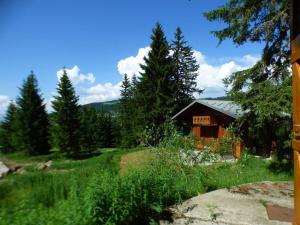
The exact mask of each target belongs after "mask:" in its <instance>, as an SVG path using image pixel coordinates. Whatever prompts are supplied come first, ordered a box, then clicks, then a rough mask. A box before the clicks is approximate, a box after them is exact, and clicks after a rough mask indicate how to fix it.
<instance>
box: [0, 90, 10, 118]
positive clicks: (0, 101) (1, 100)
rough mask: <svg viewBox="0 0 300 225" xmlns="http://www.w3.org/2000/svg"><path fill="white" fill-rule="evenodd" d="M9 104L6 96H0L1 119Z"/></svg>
mask: <svg viewBox="0 0 300 225" xmlns="http://www.w3.org/2000/svg"><path fill="white" fill-rule="evenodd" d="M9 103H10V99H9V97H8V96H6V95H0V117H2V116H3V115H4V114H5V112H6V109H7V106H8V105H9Z"/></svg>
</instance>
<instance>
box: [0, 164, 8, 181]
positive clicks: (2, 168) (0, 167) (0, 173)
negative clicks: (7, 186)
mask: <svg viewBox="0 0 300 225" xmlns="http://www.w3.org/2000/svg"><path fill="white" fill-rule="evenodd" d="M9 172H10V169H9V168H8V167H7V166H6V165H5V164H4V163H3V162H2V161H0V178H2V177H4V176H6V175H7V174H8V173H9Z"/></svg>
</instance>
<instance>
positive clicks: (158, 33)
mask: <svg viewBox="0 0 300 225" xmlns="http://www.w3.org/2000/svg"><path fill="white" fill-rule="evenodd" d="M151 39H152V43H151V45H150V47H151V50H150V52H149V54H148V56H147V57H145V58H144V60H145V64H143V65H141V69H142V71H143V72H142V73H141V77H140V79H139V81H138V83H137V87H136V88H137V96H136V98H137V104H138V108H139V113H138V114H139V116H138V127H139V132H142V131H143V130H144V129H145V128H146V130H149V131H151V132H153V133H152V134H151V135H152V137H153V138H152V140H151V143H150V144H155V145H156V144H158V142H159V139H160V136H161V133H160V132H161V125H162V124H163V123H164V121H165V120H166V119H167V118H168V117H170V116H171V114H172V112H173V108H174V88H175V82H174V77H173V73H172V72H173V71H172V70H173V67H172V58H171V57H170V54H169V51H170V47H169V44H168V42H167V40H166V37H165V34H164V32H163V30H162V27H161V25H160V24H158V23H157V24H156V26H155V28H154V29H153V33H152V36H151Z"/></svg>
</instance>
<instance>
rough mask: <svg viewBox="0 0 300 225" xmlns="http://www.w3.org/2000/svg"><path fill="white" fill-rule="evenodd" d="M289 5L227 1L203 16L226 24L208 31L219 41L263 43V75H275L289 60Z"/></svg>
mask: <svg viewBox="0 0 300 225" xmlns="http://www.w3.org/2000/svg"><path fill="white" fill-rule="evenodd" d="M289 7H290V1H285V0H276V1H269V0H239V1H236V0H228V1H227V3H226V4H225V5H223V6H220V7H218V8H217V9H214V10H211V11H210V12H207V13H204V16H205V17H206V18H207V19H208V20H210V21H221V22H224V23H225V24H226V27H225V28H223V29H221V30H217V31H213V32H212V33H213V34H214V35H215V36H216V37H217V38H218V39H219V41H220V42H222V41H224V40H225V39H231V40H232V41H233V42H234V43H235V44H237V45H243V44H245V43H246V42H249V41H250V42H258V43H261V42H263V43H264V49H263V56H262V63H263V64H264V65H265V67H264V72H265V73H264V75H266V76H270V77H278V75H279V76H280V74H281V71H282V68H286V67H287V66H288V65H289V62H290V47H289V43H290V32H289V30H290V26H289V18H290V15H289V14H290V10H289ZM261 75H262V74H261V73H257V74H253V76H261Z"/></svg>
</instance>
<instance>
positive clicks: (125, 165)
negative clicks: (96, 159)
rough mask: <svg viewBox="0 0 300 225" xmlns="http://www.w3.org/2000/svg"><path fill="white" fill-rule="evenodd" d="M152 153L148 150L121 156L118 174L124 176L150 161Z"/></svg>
mask: <svg viewBox="0 0 300 225" xmlns="http://www.w3.org/2000/svg"><path fill="white" fill-rule="evenodd" d="M152 157H153V153H151V152H150V150H149V149H146V150H142V151H137V152H131V153H128V154H126V155H123V156H122V157H121V160H120V174H125V173H126V171H128V170H129V169H136V168H139V167H141V166H142V165H144V164H145V163H147V161H149V160H151V158H152Z"/></svg>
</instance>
